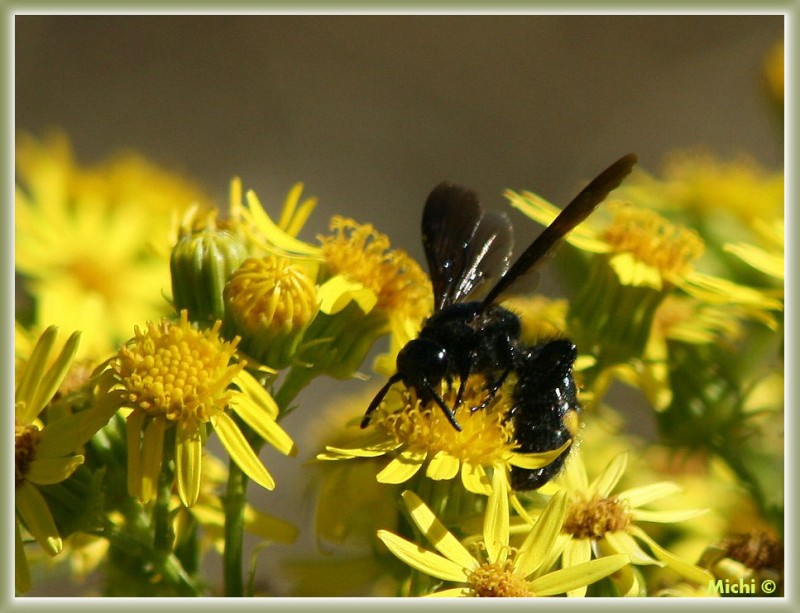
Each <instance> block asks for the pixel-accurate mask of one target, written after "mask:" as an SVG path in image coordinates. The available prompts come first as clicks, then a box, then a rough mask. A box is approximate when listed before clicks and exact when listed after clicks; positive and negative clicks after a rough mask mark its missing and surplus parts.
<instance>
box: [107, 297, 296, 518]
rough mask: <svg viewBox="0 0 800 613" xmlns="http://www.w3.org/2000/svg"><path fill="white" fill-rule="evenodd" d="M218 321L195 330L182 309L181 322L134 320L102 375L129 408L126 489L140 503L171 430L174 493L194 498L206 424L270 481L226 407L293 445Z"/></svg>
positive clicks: (279, 444)
mask: <svg viewBox="0 0 800 613" xmlns="http://www.w3.org/2000/svg"><path fill="white" fill-rule="evenodd" d="M220 325H221V323H220V322H217V323H216V324H215V325H214V326H212V327H211V328H210V329H207V330H204V331H200V330H198V329H196V328H195V327H193V326H192V325H191V324H190V323H189V321H188V319H187V314H186V311H182V312H181V318H180V320H179V321H178V322H175V323H172V322H169V321H167V320H163V321H162V322H161V323H160V324H154V323H152V322H150V323H148V324H147V329H146V330H140V329H139V328H138V327H136V329H135V336H134V338H133V339H131V340H130V341H129V342H128V343H127V344H126V345H125V346H124V347H122V349H120V351H119V353H118V354H117V355H116V356H115V357H114V358H112V359H111V360H109V362H108V364H107V369H106V370H105V371H104V372H103V374H102V379H101V389H102V391H103V393H104V394H105V395H106V396H107V397H109V398H111V399H112V400H111V402H114V403H115V404H116V406H117V407H118V408H128V409H132V411H131V412H130V414H129V415H128V417H127V427H128V490H129V492H130V493H131V495H133V496H137V497H138V498H139V499H140V500H141V501H143V502H148V501H150V500H152V499H153V498H154V497H155V495H156V490H157V484H158V479H159V475H160V474H161V470H162V460H163V454H164V447H165V438H166V437H167V436H168V435H170V436H171V433H172V432H174V445H175V450H174V453H175V456H174V462H175V470H176V473H177V485H178V494H179V495H180V498H181V501H182V502H183V504H184V505H185V506H187V507H188V506H192V505H193V504H194V503H195V502H196V501H197V498H198V495H199V493H200V481H201V479H200V477H201V457H202V452H203V445H204V442H205V439H206V436H207V434H206V433H207V425H208V424H211V426H212V427H213V429H214V431H215V432H216V433H217V436H219V438H220V440H221V441H222V444H223V446H224V447H225V449H226V450H227V451H228V453H229V454H230V456H231V458H232V459H233V461H234V462H236V464H238V465H239V467H240V468H241V469H242V471H243V472H244V473H245V474H246V475H247V476H249V477H250V478H251V479H253V481H255V482H256V483H258V484H259V485H261V486H263V487H265V488H267V489H273V488H274V487H275V482H274V480H273V479H272V476H271V475H270V474H269V472H268V471H267V469H266V468H265V467H264V465H263V464H262V463H261V462H260V460H259V459H258V456H257V455H256V453H255V452H254V451H253V448H252V447H251V446H250V443H248V441H247V440H246V438H245V436H244V434H243V433H242V431H241V430H240V429H239V426H238V425H237V424H236V422H235V421H234V419H233V418H232V417H231V415H230V412H229V411H228V410H229V409H230V410H233V412H234V413H236V414H237V415H238V416H239V417H240V418H241V419H242V420H243V421H244V422H245V423H246V424H247V425H248V426H249V427H250V428H252V429H253V430H254V431H255V432H256V433H257V434H258V436H260V437H261V438H262V439H264V440H266V441H268V442H269V443H270V444H271V445H273V446H274V447H275V448H276V449H277V450H278V451H280V452H281V453H284V454H294V453H295V452H296V450H295V446H294V444H293V443H292V441H291V439H290V438H289V436H288V435H287V434H286V433H285V432H284V431H283V430H282V429H281V428H280V426H278V424H277V423H276V421H275V419H276V418H277V416H278V407H277V405H276V404H275V401H274V400H273V399H272V397H271V396H270V395H269V394H268V393H267V392H266V391H265V390H264V388H263V387H262V386H261V385H260V384H259V383H258V381H256V380H255V379H254V378H253V376H252V375H250V374H248V373H247V372H246V371H245V370H244V367H245V362H243V361H240V362H238V363H236V362H234V363H232V360H233V358H234V354H235V352H236V345H237V343H238V338H237V339H234V341H232V342H226V341H223V340H222V339H221V338H220V336H219V328H220Z"/></svg>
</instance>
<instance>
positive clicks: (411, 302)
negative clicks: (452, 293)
mask: <svg viewBox="0 0 800 613" xmlns="http://www.w3.org/2000/svg"><path fill="white" fill-rule="evenodd" d="M330 227H331V231H332V232H333V233H332V234H331V235H330V236H321V237H320V241H321V242H322V253H323V257H324V258H325V262H326V264H327V266H328V268H329V269H330V271H331V272H332V273H333V274H334V275H336V274H342V275H345V276H347V277H349V278H351V279H354V280H356V281H359V282H360V283H362V284H363V285H364V286H366V287H368V288H370V289H371V290H373V291H374V292H375V294H376V295H377V297H378V301H377V308H379V309H381V310H384V311H387V312H390V313H396V312H398V311H399V312H401V313H402V315H405V316H406V317H408V318H409V319H417V320H422V319H423V318H424V317H427V316H428V315H429V314H430V311H431V308H432V305H433V293H432V290H431V284H430V281H429V280H428V278H427V276H426V275H425V273H424V272H423V271H422V269H421V268H420V266H419V264H417V263H416V262H415V261H414V260H413V259H412V258H411V257H409V256H408V254H407V253H406V252H405V251H402V250H400V249H390V244H389V238H388V237H387V236H386V235H385V234H381V233H380V232H378V231H377V230H376V229H375V228H374V227H373V226H372V225H371V224H365V225H361V224H358V223H356V222H355V221H353V220H352V219H345V218H343V217H339V216H335V217H334V218H333V219H332V220H331V226H330Z"/></svg>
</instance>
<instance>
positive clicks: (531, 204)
mask: <svg viewBox="0 0 800 613" xmlns="http://www.w3.org/2000/svg"><path fill="white" fill-rule="evenodd" d="M781 185H782V183H781ZM506 197H507V198H508V199H509V200H510V202H511V206H513V207H514V208H517V209H519V210H521V211H522V212H523V213H525V214H526V215H527V216H528V217H530V218H531V219H534V220H536V221H538V222H539V223H542V224H549V223H550V222H551V221H552V220H553V219H555V217H556V215H557V214H558V209H557V208H556V207H554V206H553V205H551V204H550V203H548V202H546V201H545V200H543V199H542V198H540V197H539V196H537V195H535V194H532V193H530V192H523V193H522V194H516V193H514V192H512V191H507V192H506ZM748 206H749V207H751V208H752V207H753V206H754V205H753V203H752V202H751V203H749V204H748ZM608 208H610V209H611V210H612V212H613V213H614V218H613V220H612V221H611V223H610V224H609V225H608V226H607V227H606V228H605V229H604V230H602V231H601V230H593V229H591V227H590V225H591V222H590V223H589V224H582V225H581V226H579V227H578V228H576V229H575V230H573V231H572V232H571V233H570V234H569V235H568V236H567V237H566V241H567V242H568V243H570V244H572V245H574V246H575V247H578V248H579V249H581V250H583V251H587V252H589V253H597V254H606V257H607V258H608V264H609V266H610V267H611V268H612V269H613V270H614V272H615V274H616V276H617V278H618V279H619V282H620V283H621V284H622V285H624V286H631V287H649V288H652V289H654V290H657V291H661V290H662V289H664V288H665V286H666V287H678V288H680V289H681V290H683V291H685V292H686V293H687V294H689V295H690V296H693V297H695V298H698V299H699V300H702V301H705V302H708V303H710V304H731V303H733V304H741V305H745V306H751V307H758V308H761V309H777V308H780V306H781V305H780V303H779V302H777V301H776V300H774V299H771V298H769V297H767V296H765V295H764V294H763V293H762V292H759V291H757V290H754V289H752V288H748V287H745V286H742V285H738V284H736V283H733V282H731V281H727V280H725V279H721V278H719V277H715V276H713V275H708V274H704V273H701V272H699V271H698V270H696V269H695V267H694V265H693V264H694V262H695V261H696V260H697V259H698V258H699V257H700V256H701V255H702V253H703V249H704V245H703V241H702V239H701V238H700V237H699V235H697V233H696V232H694V231H693V230H690V229H688V228H683V227H680V226H677V225H674V224H671V223H670V222H668V221H667V220H666V219H665V218H663V217H661V216H660V215H658V214H657V213H655V212H653V211H650V210H646V209H641V208H638V207H635V206H633V205H630V204H624V203H621V202H612V203H610V204H609V207H608Z"/></svg>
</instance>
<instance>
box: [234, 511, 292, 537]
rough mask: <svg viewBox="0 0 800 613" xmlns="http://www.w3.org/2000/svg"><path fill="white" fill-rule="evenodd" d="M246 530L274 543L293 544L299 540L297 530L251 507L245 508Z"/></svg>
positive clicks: (285, 522) (287, 523) (286, 522)
mask: <svg viewBox="0 0 800 613" xmlns="http://www.w3.org/2000/svg"><path fill="white" fill-rule="evenodd" d="M244 529H245V531H246V532H249V533H250V534H253V535H255V536H257V537H259V538H262V539H264V540H265V541H271V542H273V543H284V544H287V545H288V544H289V543H293V542H294V541H295V539H296V538H297V528H296V527H294V526H293V525H292V524H290V523H289V522H288V521H284V520H282V519H279V518H277V517H273V516H272V515H267V514H266V513H262V512H261V511H257V510H255V509H254V508H253V507H251V506H250V505H247V506H245V508H244Z"/></svg>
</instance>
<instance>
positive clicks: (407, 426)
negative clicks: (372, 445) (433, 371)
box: [375, 376, 515, 466]
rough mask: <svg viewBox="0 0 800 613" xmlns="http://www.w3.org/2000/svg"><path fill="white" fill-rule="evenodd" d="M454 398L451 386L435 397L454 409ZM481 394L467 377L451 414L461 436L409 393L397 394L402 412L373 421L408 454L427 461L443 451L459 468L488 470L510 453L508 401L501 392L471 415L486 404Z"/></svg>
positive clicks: (480, 386) (482, 385)
mask: <svg viewBox="0 0 800 613" xmlns="http://www.w3.org/2000/svg"><path fill="white" fill-rule="evenodd" d="M457 392H458V382H457V381H456V382H455V383H454V385H452V386H449V387H445V389H444V390H443V393H442V394H441V397H442V400H444V402H445V404H446V405H447V406H450V407H452V406H455V403H456V395H457ZM486 394H487V391H486V382H485V380H484V378H483V377H480V376H472V377H470V379H469V380H468V383H467V386H466V388H465V390H464V398H463V400H462V403H461V405H460V406H459V407H458V408H457V409H456V411H455V415H456V420H457V421H458V423H459V424H460V425H461V428H462V430H461V432H459V431H457V430H456V429H455V428H453V426H452V424H451V423H450V422H449V421H448V419H447V417H446V416H445V414H444V412H443V411H442V409H441V408H440V407H439V406H438V405H437V404H436V403H435V402H433V401H431V402H426V403H422V402H421V401H420V399H419V397H418V396H417V394H416V391H415V390H414V389H413V388H412V389H408V390H406V391H404V392H403V408H402V409H400V410H399V411H395V412H392V413H388V414H386V413H383V412H381V413H380V414H379V415H376V418H375V420H376V421H378V422H380V423H381V424H382V425H383V427H384V428H386V429H387V430H388V431H389V432H390V433H391V434H392V435H393V436H394V438H395V440H396V441H398V442H402V443H404V444H405V446H406V448H407V449H409V450H412V451H421V452H427V453H428V454H430V455H433V454H435V453H437V452H439V451H443V452H445V453H447V454H448V455H450V456H452V457H454V458H457V459H458V460H460V461H462V462H468V463H470V464H474V465H478V464H479V465H482V466H493V465H495V464H497V463H498V462H500V461H502V460H504V459H505V458H507V457H508V455H509V454H510V453H511V451H512V450H513V449H514V447H515V443H514V427H513V424H512V423H511V420H509V419H507V415H508V409H509V405H508V399H507V397H505V396H504V394H503V393H502V391H500V392H498V393H497V394H495V396H494V398H493V399H492V401H491V402H490V403H489V404H488V405H487V406H486V407H484V408H482V409H480V410H477V411H471V409H472V408H473V407H478V406H480V405H481V404H482V403H483V402H484V401H485V400H486Z"/></svg>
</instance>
